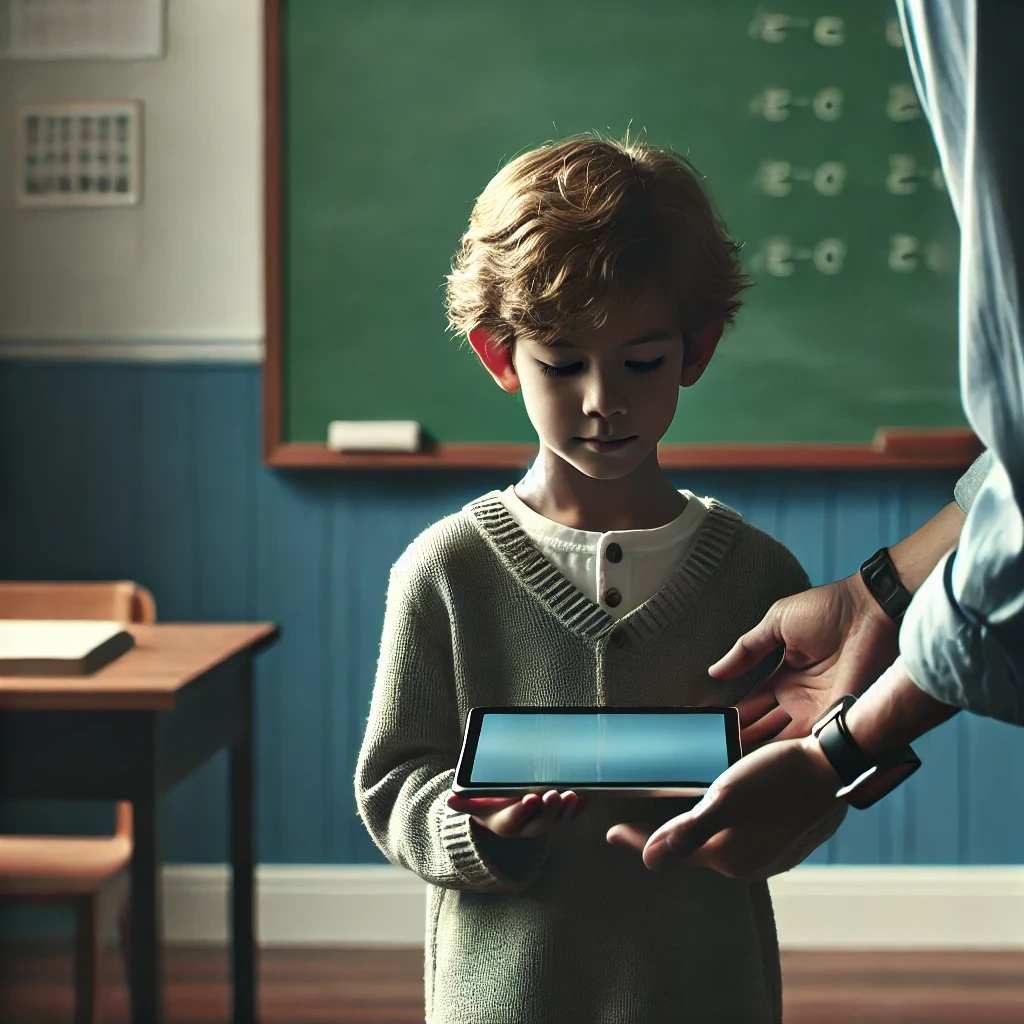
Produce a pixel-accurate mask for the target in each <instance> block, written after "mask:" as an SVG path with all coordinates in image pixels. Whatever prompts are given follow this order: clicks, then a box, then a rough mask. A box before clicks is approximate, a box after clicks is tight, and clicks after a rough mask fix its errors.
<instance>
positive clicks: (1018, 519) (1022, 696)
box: [899, 0, 1024, 724]
mask: <svg viewBox="0 0 1024 1024" xmlns="http://www.w3.org/2000/svg"><path fill="white" fill-rule="evenodd" d="M899 7H900V15H901V20H902V22H903V28H904V37H905V39H906V42H907V52H908V55H909V57H910V63H911V69H912V71H913V73H914V77H915V82H916V84H917V87H918V93H919V95H920V97H921V101H922V106H923V107H924V110H925V113H926V115H927V116H928V119H929V121H930V123H931V125H932V129H933V134H934V135H935V139H936V143H937V145H938V148H939V155H940V157H941V160H942V165H943V171H944V173H945V176H946V181H947V184H948V186H949V190H950V197H951V199H952V201H953V206H954V208H955V210H956V212H957V216H958V218H959V220H960V228H961V254H960V369H961V385H962V398H963V404H964V409H965V411H966V413H967V418H968V421H969V422H970V424H971V426H972V427H973V429H974V431H975V433H976V434H977V435H978V437H979V438H980V439H981V441H982V443H983V444H984V445H985V447H986V449H987V453H986V456H984V458H985V459H986V460H987V465H986V466H985V467H984V468H985V471H984V472H983V473H980V474H979V476H980V480H979V479H978V477H977V476H976V477H973V478H972V479H971V480H970V481H968V484H969V486H965V487H964V488H963V489H962V493H961V494H958V495H957V500H958V501H961V505H963V504H964V501H963V500H961V499H964V500H966V503H967V504H968V505H969V509H970V510H969V512H968V515H967V520H966V522H965V524H964V529H963V532H962V534H961V537H960V546H959V549H958V550H957V551H956V552H955V553H953V554H951V555H948V556H947V557H946V558H944V559H943V560H942V561H941V562H940V564H939V565H938V566H937V567H936V569H935V571H934V572H933V573H932V574H931V576H929V578H928V579H927V580H926V581H925V582H924V584H923V585H922V586H921V588H920V589H919V590H918V592H917V594H916V595H915V596H914V600H913V601H912V602H911V605H910V607H909V609H908V610H907V614H906V616H905V618H904V622H903V626H902V628H901V631H900V649H901V652H902V655H903V660H904V663H905V664H906V666H907V668H908V670H909V672H910V674H911V676H912V677H913V679H914V681H915V682H916V683H917V685H918V686H919V687H920V688H921V689H922V690H924V691H926V692H927V693H930V694H931V695H932V696H934V697H936V698H937V699H938V700H941V701H943V702H945V703H947V704H952V705H955V706H957V707H962V708H967V709H969V710H971V711H974V712H976V713H978V714H981V715H987V716H990V717H993V718H1000V719H1003V720H1005V721H1011V722H1017V723H1020V724H1024V515H1022V507H1024V502H1022V498H1024V330H1022V315H1021V297H1022V294H1024V194H1022V193H1021V188H1020V182H1021V181H1024V133H1022V132H1021V131H1020V114H1019V110H1020V107H1021V105H1022V104H1024V61H1022V60H1021V55H1020V52H1019V47H1020V39H1021V38H1024V4H1018V3H997V2H988V0H978V2H975V0H949V2H948V3H942V4H935V3H930V2H928V0H902V2H900V3H899ZM972 469H975V467H972ZM971 490H974V492H975V493H974V494H973V495H972V494H971V493H970V492H971ZM972 497H973V500H970V499H971V498H972Z"/></svg>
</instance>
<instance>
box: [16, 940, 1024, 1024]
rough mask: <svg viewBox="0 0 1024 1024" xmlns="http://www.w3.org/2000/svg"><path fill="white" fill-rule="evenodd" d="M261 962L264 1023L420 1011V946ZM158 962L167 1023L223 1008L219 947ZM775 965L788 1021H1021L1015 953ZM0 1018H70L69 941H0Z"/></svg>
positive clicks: (113, 1020) (330, 1022) (308, 1023)
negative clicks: (163, 981)
mask: <svg viewBox="0 0 1024 1024" xmlns="http://www.w3.org/2000/svg"><path fill="white" fill-rule="evenodd" d="M105 967H106V969H105V971H104V974H105V976H106V983H107V989H106V1007H105V1011H106V1012H105V1017H104V1021H105V1024H119V1022H123V1021H126V1020H127V1011H126V1000H125V994H124V987H123V978H122V974H121V970H120V966H119V964H118V962H117V958H116V957H115V956H114V955H110V956H109V957H108V958H107V962H106V965H105ZM260 967H261V971H260V978H261V993H260V1001H261V1005H262V1020H263V1024H415V1022H422V1020H423V1009H422V1007H423V989H422V985H423V983H422V951H421V950H418V949H417V950H352V949H345V950H341V949H337V950H323V949H316V950H296V949H271V950H264V951H263V952H262V954H261V962H260ZM166 973H167V1024H215V1022H216V1024H220V1022H223V1021H229V1020H230V1010H229V1002H228V988H227V981H226V979H227V958H226V956H225V954H224V951H223V950H219V949H208V948H207V949H186V948H179V947H175V948H172V949H170V950H168V952H167V958H166ZM784 975H785V1003H786V1011H785V1020H786V1024H864V1022H867V1024H952V1022H956V1024H995V1022H1000V1024H1009V1022H1013V1024H1021V1022H1024V953H977V952H971V953H946V952H943V953H853V954H851V953H808V952H788V953H786V954H784ZM0 1020H3V1021H11V1022H16V1024H56V1022H60V1024H65V1022H70V1020H71V975H70V960H69V952H68V951H67V950H66V949H64V948H62V947H54V946H34V947H25V946H11V945H8V946H0ZM566 1024H585V1022H570V1021H567V1022H566ZM622 1024H629V1022H627V1021H623V1022H622ZM666 1024H667V1022H666ZM736 1024H742V1022H741V1021H737V1022H736Z"/></svg>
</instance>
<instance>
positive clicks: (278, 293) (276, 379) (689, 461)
mask: <svg viewBox="0 0 1024 1024" xmlns="http://www.w3.org/2000/svg"><path fill="white" fill-rule="evenodd" d="M285 2H287V0H264V9H263V11H264V25H263V27H264V34H263V39H264V53H263V72H264V270H265V313H266V344H265V355H264V362H263V459H264V463H265V465H267V466H270V467H274V468H278V469H385V470H386V469H486V468H513V469H514V468H522V467H525V466H527V465H528V464H529V462H530V461H531V459H532V458H533V455H534V453H535V451H536V447H535V446H533V445H529V444H481V443H458V444H443V443H439V444H434V445H431V446H429V447H427V448H426V449H425V450H424V451H422V452H418V453H415V454H385V453H380V454H376V453H373V454H371V453H366V454H342V453H339V452H334V451H331V450H330V449H328V448H327V447H326V445H325V444H318V443H315V442H310V441H301V442H296V441H290V440H288V439H287V438H285V437H284V436H283V432H284V431H283V419H284V417H283V412H284V374H283V363H284V346H285V344H286V343H287V339H286V338H285V331H284V260H283V239H284V232H283V217H284V201H283V200H284V188H285V174H284V172H285V160H284V147H283V137H284V132H283V120H284V102H283V100H284V96H283V89H284V74H283V53H282V46H281V15H282V5H283V3H285ZM980 452H981V444H980V442H979V441H978V439H977V438H976V437H975V436H974V433H973V432H972V431H971V430H969V429H966V428H949V429H919V430H905V429H900V430H879V431H878V433H877V435H876V436H875V439H874V441H873V442H872V443H871V444H667V445H663V446H662V447H661V452H660V461H661V464H662V465H663V466H664V467H665V468H667V469H691V468H703V469H712V468H715V469H717V468H721V469H809V470H813V469H912V468H956V467H963V466H967V465H969V464H970V462H972V461H973V459H974V458H976V457H977V455H978V454H980Z"/></svg>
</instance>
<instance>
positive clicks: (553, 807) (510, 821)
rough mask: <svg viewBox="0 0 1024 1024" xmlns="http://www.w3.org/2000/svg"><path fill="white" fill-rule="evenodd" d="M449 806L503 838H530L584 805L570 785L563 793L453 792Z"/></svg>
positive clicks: (557, 824)
mask: <svg viewBox="0 0 1024 1024" xmlns="http://www.w3.org/2000/svg"><path fill="white" fill-rule="evenodd" d="M448 806H449V807H451V808H452V810H455V811H463V812H464V813H466V814H470V815H472V817H473V820H474V821H475V822H476V823H477V824H478V825H480V826H481V828H486V829H487V830H488V831H490V832H493V833H494V834H495V835H496V836H501V837H502V838H503V839H532V838H535V837H536V836H542V835H546V834H547V833H548V832H553V831H554V830H555V829H556V828H559V827H560V826H562V825H565V824H567V823H568V822H570V821H572V819H573V818H575V817H576V815H577V814H579V813H580V812H581V811H582V810H583V808H584V807H585V806H586V802H585V801H583V800H580V798H579V797H578V796H577V795H576V794H575V793H574V792H573V791H572V790H571V789H570V790H566V791H565V792H563V793H560V792H559V791H558V790H555V789H549V790H548V791H547V792H546V793H544V794H543V796H542V795H540V794H539V793H527V794H526V795H525V796H523V797H522V798H519V797H481V796H476V797H465V796H459V795H458V794H456V793H452V794H451V795H450V796H449V797H448Z"/></svg>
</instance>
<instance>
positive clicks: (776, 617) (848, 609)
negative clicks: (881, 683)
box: [710, 456, 985, 751]
mask: <svg viewBox="0 0 1024 1024" xmlns="http://www.w3.org/2000/svg"><path fill="white" fill-rule="evenodd" d="M984 458H985V456H982V457H981V459H979V460H978V461H977V462H975V464H974V465H973V466H972V467H971V469H970V470H968V472H967V473H966V474H964V476H963V477H962V478H961V480H960V481H959V482H958V484H957V490H956V494H957V498H958V501H954V502H950V504H949V505H947V506H946V507H945V508H943V509H942V510H941V511H940V512H938V513H937V514H936V515H935V516H933V517H932V518H931V519H930V520H929V521H928V522H927V523H925V524H924V526H922V527H921V528H920V529H919V530H916V531H915V532H914V533H912V534H911V535H910V536H909V537H907V538H905V539H904V540H902V541H900V542H899V543H898V544H896V545H895V546H893V547H892V548H890V551H889V553H890V556H891V557H892V560H893V563H894V565H895V566H896V571H897V572H898V574H899V577H900V580H901V581H902V583H903V585H904V586H905V587H906V588H907V589H908V590H910V591H911V593H913V592H914V591H916V590H917V589H918V587H920V585H921V583H922V582H923V581H924V579H925V578H926V577H927V576H928V574H929V573H930V572H931V570H932V569H933V568H934V567H935V565H936V564H937V563H938V562H939V560H940V559H941V558H942V556H943V555H945V554H946V553H947V552H948V551H949V550H950V549H952V548H953V547H955V546H956V543H957V540H958V538H959V536H960V530H961V527H962V526H963V522H964V513H963V511H962V510H961V507H960V504H959V502H961V501H962V502H964V503H969V502H970V500H971V493H972V490H973V489H974V488H975V487H976V477H977V473H978V470H979V469H981V470H983V469H984V466H983V465H982V460H983V459H984ZM782 646H784V647H785V657H784V660H783V662H782V663H781V664H780V666H779V667H778V668H777V669H776V670H775V672H774V673H773V674H772V675H771V676H770V677H769V678H768V679H766V680H765V681H764V682H763V683H762V684H760V685H759V686H758V687H757V688H756V689H755V690H754V691H753V692H752V693H751V694H750V695H748V696H747V697H746V698H745V699H744V700H743V701H741V702H740V705H739V709H740V720H741V723H742V726H743V749H744V750H746V751H750V750H754V749H755V748H756V747H758V746H760V745H761V744H762V743H766V742H767V741H768V740H771V739H788V738H791V737H796V736H806V735H807V734H808V733H809V732H810V729H811V726H812V725H813V724H814V722H816V721H817V719H818V718H819V717H820V715H821V712H822V711H823V710H824V709H825V708H826V707H828V706H829V705H830V704H832V703H834V702H835V701H836V700H838V698H839V697H841V696H842V695H843V694H845V693H853V694H860V693H862V692H863V691H864V690H865V689H866V688H867V687H868V686H869V685H870V684H871V683H872V682H874V681H875V680H876V679H877V678H878V676H879V675H880V673H881V672H882V671H884V669H885V668H886V667H887V666H889V665H891V664H892V662H893V660H894V659H895V657H896V654H897V652H898V641H897V629H896V625H895V623H894V622H893V621H892V619H890V618H889V616H888V615H887V614H886V613H885V612H884V611H883V610H882V608H881V606H880V605H879V604H878V602H877V601H876V600H875V599H874V598H873V597H872V596H871V594H870V593H869V592H868V590H867V587H865V585H864V581H863V580H862V579H861V577H860V574H859V573H854V574H853V575H851V576H847V577H846V578H845V579H842V580H837V581H836V582H835V583H829V584H826V585H825V586H821V587H814V588H813V589H811V590H807V591H804V592H803V593H800V594H794V595H793V596H792V597H787V598H783V599H782V600H781V601H777V602H776V603H775V604H774V605H773V606H772V607H771V609H770V610H769V612H768V614H767V615H766V616H765V617H764V619H763V620H762V621H761V622H760V624H759V625H757V626H756V627H755V628H754V629H752V630H751V631H750V632H749V633H746V634H745V635H744V636H741V637H740V638H739V640H737V642H736V644H735V645H734V646H733V648H732V650H730V651H729V653H728V654H726V655H725V657H723V658H722V659H721V660H720V661H719V662H717V663H716V664H714V665H712V666H711V668H710V672H711V674H712V675H713V676H716V677H718V678H727V679H731V678H735V677H736V676H739V675H742V674H743V673H744V672H747V671H749V670H750V669H751V668H752V667H753V666H754V665H756V664H757V663H758V662H760V661H761V660H762V659H764V658H765V657H767V656H768V655H769V654H771V653H772V652H774V651H776V650H777V649H778V648H779V647H782Z"/></svg>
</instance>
